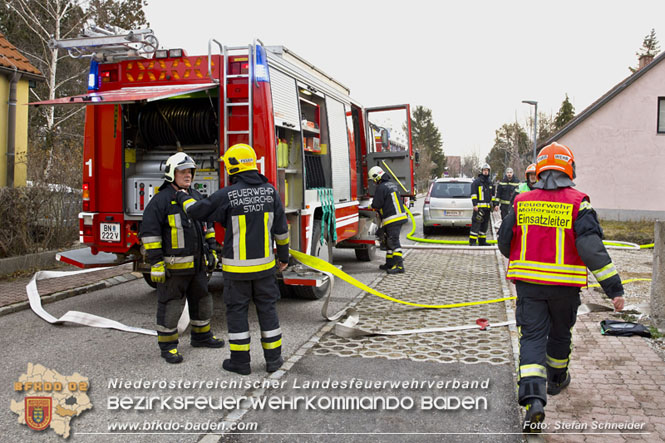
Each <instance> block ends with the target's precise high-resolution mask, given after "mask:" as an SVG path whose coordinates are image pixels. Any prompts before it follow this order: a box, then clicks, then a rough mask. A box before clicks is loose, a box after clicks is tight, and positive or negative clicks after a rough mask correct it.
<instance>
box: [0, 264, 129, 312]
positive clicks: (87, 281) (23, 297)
mask: <svg viewBox="0 0 665 443" xmlns="http://www.w3.org/2000/svg"><path fill="white" fill-rule="evenodd" d="M62 270H66V271H69V270H78V268H74V267H71V266H70V267H67V268H62V269H58V271H62ZM131 272H132V265H131V263H128V264H125V265H121V266H116V267H113V268H110V269H104V270H100V271H92V272H87V273H84V274H78V275H71V276H66V277H59V278H51V279H47V280H41V281H39V282H37V289H38V290H39V294H40V295H41V296H42V298H43V297H45V296H48V295H52V294H55V293H59V292H62V291H67V290H70V289H74V288H80V287H83V286H88V285H91V284H94V283H98V282H101V281H104V280H109V279H112V278H116V277H118V279H117V280H116V281H115V282H113V283H120V282H121V281H122V279H126V280H127V281H129V280H130V279H135V278H136V276H134V275H133V274H131ZM31 279H32V275H31V276H29V277H19V278H15V279H11V280H9V279H5V280H1V281H0V307H5V306H11V305H15V304H18V303H23V302H27V301H28V294H27V293H26V291H25V286H26V285H27V284H28V283H29V282H30V280H31ZM110 283H111V282H110Z"/></svg>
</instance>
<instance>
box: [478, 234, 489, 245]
mask: <svg viewBox="0 0 665 443" xmlns="http://www.w3.org/2000/svg"><path fill="white" fill-rule="evenodd" d="M478 246H487V235H485V234H478Z"/></svg>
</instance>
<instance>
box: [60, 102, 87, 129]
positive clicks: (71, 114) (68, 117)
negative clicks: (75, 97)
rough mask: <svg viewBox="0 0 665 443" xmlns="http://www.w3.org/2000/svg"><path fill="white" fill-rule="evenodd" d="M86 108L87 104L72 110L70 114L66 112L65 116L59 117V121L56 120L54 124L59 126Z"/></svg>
mask: <svg viewBox="0 0 665 443" xmlns="http://www.w3.org/2000/svg"><path fill="white" fill-rule="evenodd" d="M83 110H85V106H81V107H80V108H78V109H74V110H73V111H71V112H70V113H69V114H66V115H65V116H64V117H61V118H59V119H58V120H57V121H55V122H54V124H53V126H59V125H61V124H63V123H64V122H65V121H66V120H69V119H70V118H71V117H73V116H75V115H76V114H78V113H79V112H81V111H83Z"/></svg>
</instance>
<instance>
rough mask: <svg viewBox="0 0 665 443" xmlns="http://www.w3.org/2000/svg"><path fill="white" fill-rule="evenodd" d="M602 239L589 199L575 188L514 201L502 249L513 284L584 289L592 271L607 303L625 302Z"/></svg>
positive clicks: (505, 222) (501, 239)
mask: <svg viewBox="0 0 665 443" xmlns="http://www.w3.org/2000/svg"><path fill="white" fill-rule="evenodd" d="M602 238H603V231H602V229H601V227H600V224H599V223H598V219H597V218H596V212H595V211H594V210H593V208H592V207H591V203H590V202H589V197H588V196H587V195H586V194H584V193H582V192H580V191H577V190H575V189H573V188H571V187H565V188H558V189H555V190H543V189H534V190H532V191H530V192H526V193H523V194H519V195H517V196H516V197H515V202H514V204H513V208H512V209H511V211H510V213H509V214H508V216H507V217H506V218H505V219H504V220H503V223H502V224H501V228H500V229H499V241H498V246H499V250H500V251H501V253H502V254H503V255H504V256H506V257H509V258H510V263H509V265H508V272H507V274H506V278H508V279H510V280H521V281H525V282H529V283H538V284H546V285H563V286H577V287H582V286H586V284H587V270H586V268H587V267H588V268H589V269H590V270H591V272H592V273H593V274H594V276H595V277H596V280H598V282H599V283H600V285H601V287H602V288H603V290H604V291H605V293H606V294H607V295H608V297H610V298H614V297H618V296H622V295H623V286H622V284H621V278H620V277H619V274H618V273H617V270H616V268H615V267H614V264H613V263H612V259H611V258H610V256H609V254H608V253H607V250H606V249H605V246H604V245H603V243H602Z"/></svg>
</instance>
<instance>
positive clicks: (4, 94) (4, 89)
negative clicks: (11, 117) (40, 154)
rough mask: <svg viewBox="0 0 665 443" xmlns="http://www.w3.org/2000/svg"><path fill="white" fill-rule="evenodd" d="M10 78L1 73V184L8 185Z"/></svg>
mask: <svg viewBox="0 0 665 443" xmlns="http://www.w3.org/2000/svg"><path fill="white" fill-rule="evenodd" d="M8 101H9V78H8V77H7V76H6V75H4V74H0V186H7V108H8V106H7V102H8Z"/></svg>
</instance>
